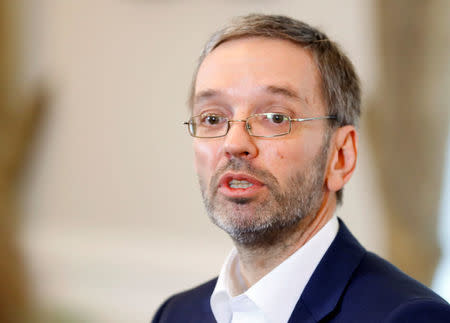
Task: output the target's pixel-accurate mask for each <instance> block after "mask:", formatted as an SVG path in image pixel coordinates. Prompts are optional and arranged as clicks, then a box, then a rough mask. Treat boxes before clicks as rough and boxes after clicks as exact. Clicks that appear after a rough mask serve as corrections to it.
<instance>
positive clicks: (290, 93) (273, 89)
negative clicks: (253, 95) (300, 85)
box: [264, 85, 308, 104]
mask: <svg viewBox="0 0 450 323" xmlns="http://www.w3.org/2000/svg"><path fill="white" fill-rule="evenodd" d="M264 89H265V91H266V92H269V93H272V94H276V95H281V96H284V97H286V98H288V99H293V100H296V101H300V102H302V103H306V104H308V100H307V99H306V98H304V97H302V96H300V95H299V94H297V92H296V91H294V90H293V89H291V88H290V87H280V86H275V85H268V86H266V87H265V88H264Z"/></svg>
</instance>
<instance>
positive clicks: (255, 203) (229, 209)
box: [199, 136, 329, 248]
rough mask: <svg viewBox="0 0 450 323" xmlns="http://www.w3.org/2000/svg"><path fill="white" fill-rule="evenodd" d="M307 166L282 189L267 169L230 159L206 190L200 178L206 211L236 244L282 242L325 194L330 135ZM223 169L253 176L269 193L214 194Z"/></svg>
mask: <svg viewBox="0 0 450 323" xmlns="http://www.w3.org/2000/svg"><path fill="white" fill-rule="evenodd" d="M325 137H326V138H325V140H324V142H323V146H322V148H321V149H320V151H319V153H318V154H317V156H316V157H315V158H314V159H313V160H311V161H310V163H309V164H308V166H307V167H306V168H305V169H303V170H301V171H299V172H298V173H297V174H295V175H294V176H292V177H291V178H289V179H288V181H287V185H286V186H287V188H286V189H285V190H284V191H283V189H282V188H281V186H280V184H279V183H278V181H277V179H276V178H275V176H273V175H272V174H271V173H270V172H269V171H267V170H262V169H256V168H254V167H253V166H252V165H251V164H250V163H249V162H248V161H247V160H245V159H238V158H232V159H230V160H229V161H228V163H227V164H226V165H225V166H224V167H222V168H220V169H219V170H218V171H217V172H216V174H215V175H214V176H213V177H212V179H211V181H210V185H209V187H210V188H211V189H210V190H206V186H205V184H204V182H202V180H201V179H199V181H200V188H201V192H202V197H203V201H204V204H205V207H206V211H207V214H208V216H209V217H210V219H211V220H212V222H213V223H215V224H216V225H217V226H218V227H220V228H221V229H223V230H224V231H225V232H227V233H228V234H229V235H230V237H231V238H232V239H233V240H234V241H235V243H237V244H240V245H244V246H246V247H248V248H259V247H265V246H267V245H273V244H275V243H277V242H280V241H283V240H285V239H286V238H287V236H289V235H290V234H291V233H292V232H293V231H297V230H299V229H300V228H299V223H300V221H301V220H302V219H304V218H305V217H307V216H309V215H311V216H315V214H316V213H317V211H318V210H319V208H320V205H321V203H322V198H323V194H324V173H325V168H326V164H327V156H328V143H329V140H328V139H329V138H328V136H325ZM226 171H242V172H245V173H246V174H249V175H251V176H255V177H256V178H258V180H260V181H262V182H263V183H264V185H265V186H266V187H267V191H268V195H267V196H266V197H265V198H264V199H263V200H261V201H259V200H253V199H242V198H241V199H236V198H233V199H232V198H226V197H224V196H221V195H218V194H217V189H218V182H219V179H220V176H221V175H222V174H224V173H225V172H226Z"/></svg>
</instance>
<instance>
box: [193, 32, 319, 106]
mask: <svg viewBox="0 0 450 323" xmlns="http://www.w3.org/2000/svg"><path fill="white" fill-rule="evenodd" d="M194 89H195V90H194V97H193V99H194V100H193V101H194V107H195V105H196V103H199V102H201V101H202V100H209V99H215V100H216V99H222V100H229V101H233V103H239V102H246V103H251V102H253V101H254V100H256V99H258V98H261V97H280V98H283V97H284V98H286V99H293V98H295V97H297V99H299V101H302V102H301V103H302V105H304V107H306V108H308V109H312V108H314V109H318V108H319V109H320V106H322V100H321V95H320V78H319V73H318V70H317V67H316V64H315V62H314V59H313V58H312V55H311V53H310V52H309V51H307V50H306V49H304V48H302V47H301V46H300V45H297V44H294V43H292V42H290V41H287V40H282V39H269V38H264V37H252V38H241V39H236V40H231V41H227V42H225V43H223V44H221V45H219V46H218V47H217V48H216V49H214V50H213V51H212V52H211V53H210V54H209V55H208V56H206V58H205V59H204V61H203V62H202V64H201V65H200V67H199V70H198V74H197V78H196V81H195V88H194ZM274 89H275V90H274ZM317 106H319V107H317Z"/></svg>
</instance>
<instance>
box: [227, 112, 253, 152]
mask: <svg viewBox="0 0 450 323" xmlns="http://www.w3.org/2000/svg"><path fill="white" fill-rule="evenodd" d="M223 149H224V153H225V155H226V156H227V157H228V158H231V157H238V158H246V159H252V158H255V157H256V156H257V155H258V147H257V146H256V144H255V141H254V137H252V136H250V134H249V133H248V131H247V129H246V126H245V121H243V120H234V121H230V129H229V130H228V133H227V135H226V136H225V142H224V146H223Z"/></svg>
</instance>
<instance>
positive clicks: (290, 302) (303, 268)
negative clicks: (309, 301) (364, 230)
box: [211, 216, 339, 323]
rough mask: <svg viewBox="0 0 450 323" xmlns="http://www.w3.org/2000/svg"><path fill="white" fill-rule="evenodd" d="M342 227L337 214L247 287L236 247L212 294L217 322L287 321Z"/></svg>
mask: <svg viewBox="0 0 450 323" xmlns="http://www.w3.org/2000/svg"><path fill="white" fill-rule="evenodd" d="M338 229H339V223H338V220H337V217H336V216H333V217H332V218H331V219H330V220H329V221H328V223H327V224H325V226H324V227H323V228H322V229H321V230H320V231H319V232H317V233H316V234H315V235H314V236H313V237H312V238H311V239H310V240H309V241H308V242H307V243H305V244H304V245H303V246H302V247H301V248H300V249H298V250H297V251H296V252H295V253H293V254H292V255H291V256H289V257H288V258H287V259H286V260H285V261H283V262H282V263H281V264H280V265H278V266H277V267H275V268H274V269H273V270H272V271H270V272H269V273H268V274H267V275H265V276H264V277H263V278H261V279H260V280H259V281H258V282H256V283H255V284H254V285H253V286H251V287H250V288H248V287H247V286H246V284H245V281H244V279H243V277H242V275H241V273H240V270H239V257H238V254H237V251H236V248H233V250H231V252H230V254H229V255H228V257H227V259H226V261H225V263H224V265H223V266H222V270H221V272H220V275H219V278H218V280H217V284H216V287H215V289H214V291H213V293H212V295H211V309H212V312H213V314H214V317H215V318H216V320H217V322H218V323H230V322H231V323H286V322H287V321H288V320H289V317H290V316H291V314H292V311H293V310H294V307H295V304H297V301H298V300H299V298H300V295H301V294H302V292H303V290H304V288H305V286H306V284H307V283H308V281H309V279H310V278H311V276H312V274H313V272H314V270H315V269H316V267H317V265H318V264H319V262H320V260H321V259H322V257H323V255H324V254H325V252H326V251H327V249H328V247H329V246H330V245H331V243H332V242H333V240H334V238H335V237H336V234H337V232H338Z"/></svg>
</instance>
